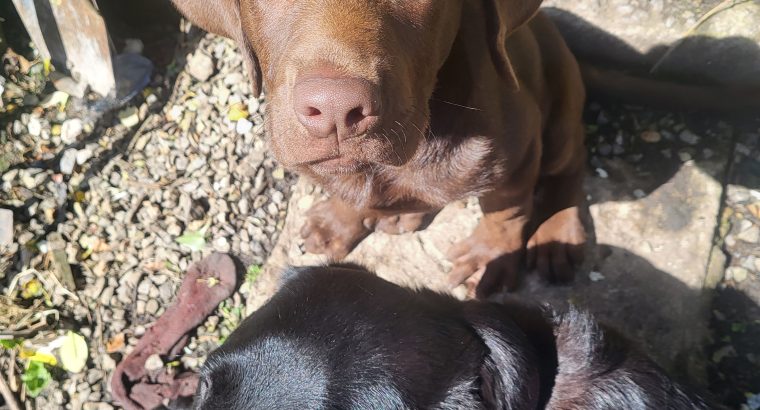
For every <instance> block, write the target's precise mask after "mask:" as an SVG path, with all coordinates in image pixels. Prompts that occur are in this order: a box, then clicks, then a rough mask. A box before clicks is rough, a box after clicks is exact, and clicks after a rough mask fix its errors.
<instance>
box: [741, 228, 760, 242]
mask: <svg viewBox="0 0 760 410" xmlns="http://www.w3.org/2000/svg"><path fill="white" fill-rule="evenodd" d="M736 239H739V240H740V241H744V242H747V243H753V244H754V243H758V242H760V228H758V227H757V226H751V227H749V228H747V229H745V230H743V231H741V232H739V234H738V235H736Z"/></svg>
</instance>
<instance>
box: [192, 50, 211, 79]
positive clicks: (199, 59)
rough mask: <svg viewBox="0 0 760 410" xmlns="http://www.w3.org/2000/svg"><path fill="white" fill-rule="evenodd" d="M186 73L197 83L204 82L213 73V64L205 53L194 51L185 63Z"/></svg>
mask: <svg viewBox="0 0 760 410" xmlns="http://www.w3.org/2000/svg"><path fill="white" fill-rule="evenodd" d="M187 72H188V73H189V74H190V75H191V76H192V77H193V78H195V79H196V80H198V81H201V82H203V81H206V80H208V79H209V77H211V74H213V73H214V62H213V61H212V60H211V57H209V56H207V55H206V54H205V53H203V52H201V51H196V52H195V53H194V54H193V55H192V57H190V59H189V60H188V61H187Z"/></svg>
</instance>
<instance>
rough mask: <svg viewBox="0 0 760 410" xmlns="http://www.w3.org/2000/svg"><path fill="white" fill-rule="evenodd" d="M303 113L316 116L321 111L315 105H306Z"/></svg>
mask: <svg viewBox="0 0 760 410" xmlns="http://www.w3.org/2000/svg"><path fill="white" fill-rule="evenodd" d="M305 111H306V112H305V113H304V114H305V115H306V116H307V117H316V116H318V115H321V114H322V111H320V110H319V108H317V107H307V108H306V110H305Z"/></svg>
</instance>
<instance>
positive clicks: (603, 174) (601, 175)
mask: <svg viewBox="0 0 760 410" xmlns="http://www.w3.org/2000/svg"><path fill="white" fill-rule="evenodd" d="M594 171H596V175H598V176H599V178H602V179H607V178H608V177H609V176H610V174H608V173H607V171H605V170H603V169H601V168H597V169H595V170H594Z"/></svg>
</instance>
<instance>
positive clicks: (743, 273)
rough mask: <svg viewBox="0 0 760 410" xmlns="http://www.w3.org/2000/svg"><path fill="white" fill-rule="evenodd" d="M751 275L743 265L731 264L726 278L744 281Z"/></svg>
mask: <svg viewBox="0 0 760 410" xmlns="http://www.w3.org/2000/svg"><path fill="white" fill-rule="evenodd" d="M747 276H749V271H748V270H747V269H746V268H743V267H741V266H731V267H729V268H728V269H726V279H727V280H733V281H734V282H744V281H745V280H746V279H747Z"/></svg>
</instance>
